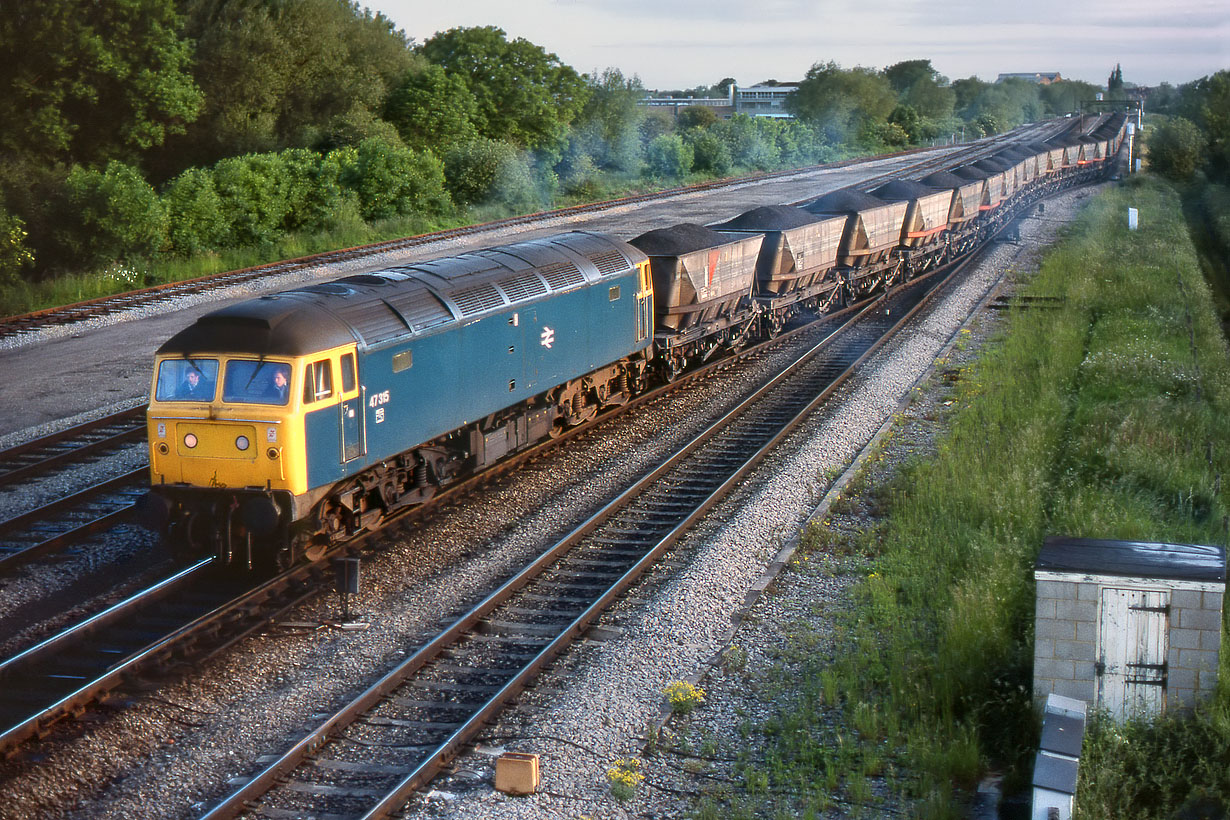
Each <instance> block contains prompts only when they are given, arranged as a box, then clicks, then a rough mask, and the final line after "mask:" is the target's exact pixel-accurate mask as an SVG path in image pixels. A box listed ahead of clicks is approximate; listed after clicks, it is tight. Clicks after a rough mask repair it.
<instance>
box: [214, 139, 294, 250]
mask: <svg viewBox="0 0 1230 820" xmlns="http://www.w3.org/2000/svg"><path fill="white" fill-rule="evenodd" d="M285 173H286V165H285V163H284V162H283V161H282V160H281V158H280V157H279V156H278V155H277V154H247V155H245V156H241V157H229V158H227V159H224V160H222V161H221V162H219V163H218V164H217V165H215V166H214V185H215V187H216V188H217V191H218V197H219V199H220V200H221V208H222V212H223V213H224V214H227V215H228V216H229V221H230V225H229V229H228V231H227V234H228V235H227V242H229V243H230V244H232V245H241V246H243V245H268V244H272V243H273V242H274V241H276V240H277V239H278V238H280V237H281V235H282V224H283V222H284V220H285V219H286V210H287V197H286V188H287V187H288V186H286V185H284V184H283V179H284V176H285Z"/></svg>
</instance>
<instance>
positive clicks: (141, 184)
mask: <svg viewBox="0 0 1230 820" xmlns="http://www.w3.org/2000/svg"><path fill="white" fill-rule="evenodd" d="M64 185H65V191H66V194H67V201H68V204H69V206H70V213H69V214H67V215H66V216H67V220H68V221H67V224H66V225H65V231H64V234H63V239H64V241H65V243H66V244H67V245H68V246H70V248H71V249H72V251H74V256H75V257H76V260H75V261H77V262H78V263H80V264H84V265H89V266H97V265H102V264H106V263H110V262H114V261H116V260H118V259H131V258H134V257H147V256H151V255H153V254H155V253H157V252H158V251H160V250H161V249H162V247H163V246H164V245H165V244H166V240H167V213H166V209H165V208H164V207H163V204H162V201H161V200H160V199H159V198H158V194H157V193H156V192H155V191H154V189H153V188H152V187H151V186H150V184H149V183H148V182H146V181H145V179H144V178H143V177H142V176H141V173H140V172H139V171H138V170H137V169H136V168H133V167H132V166H130V165H125V164H124V163H122V162H118V161H116V160H112V161H111V162H109V163H107V168H106V170H105V171H97V170H93V169H88V168H82V167H81V166H73V169H72V170H71V171H70V172H69V174H68V178H67V179H66V180H65V183H64Z"/></svg>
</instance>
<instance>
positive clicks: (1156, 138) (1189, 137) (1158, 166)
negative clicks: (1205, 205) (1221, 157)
mask: <svg viewBox="0 0 1230 820" xmlns="http://www.w3.org/2000/svg"><path fill="white" fill-rule="evenodd" d="M1147 145H1148V149H1149V154H1148V156H1149V166H1150V167H1151V168H1152V169H1153V170H1154V171H1156V172H1157V173H1159V174H1161V175H1163V176H1166V177H1169V178H1170V179H1174V180H1180V181H1182V180H1186V179H1190V178H1191V176H1192V174H1194V173H1196V169H1197V168H1199V167H1200V165H1201V163H1202V162H1203V160H1204V149H1205V138H1204V134H1203V133H1201V131H1200V129H1199V128H1197V127H1196V124H1195V123H1193V122H1192V121H1191V120H1186V119H1184V118H1183V117H1172V118H1170V119H1169V120H1167V121H1166V122H1164V123H1162V125H1160V126H1158V127H1157V128H1156V129H1154V131H1153V133H1152V134H1150V135H1149V139H1148V142H1147Z"/></svg>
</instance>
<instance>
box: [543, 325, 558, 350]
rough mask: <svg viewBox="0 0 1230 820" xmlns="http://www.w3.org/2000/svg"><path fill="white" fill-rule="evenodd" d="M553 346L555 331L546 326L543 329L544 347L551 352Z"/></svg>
mask: <svg viewBox="0 0 1230 820" xmlns="http://www.w3.org/2000/svg"><path fill="white" fill-rule="evenodd" d="M553 344H555V331H554V330H552V329H551V328H549V327H546V326H545V325H544V326H543V328H542V346H543V347H545V348H547V349H548V350H550V349H551V345H553Z"/></svg>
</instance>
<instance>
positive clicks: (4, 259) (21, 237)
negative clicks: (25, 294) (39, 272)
mask: <svg viewBox="0 0 1230 820" xmlns="http://www.w3.org/2000/svg"><path fill="white" fill-rule="evenodd" d="M25 240H26V223H24V222H22V221H21V219H19V218H18V217H16V216H13V215H12V214H10V213H9V212H8V211H6V210H4V208H0V284H12V283H13V282H16V281H17V279H18V278H19V276H20V274H21V269H22V268H24V267H26V266H27V265H32V264H34V254H33V253H32V252H31V251H30V249H29V248H27V247H26V244H25Z"/></svg>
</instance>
